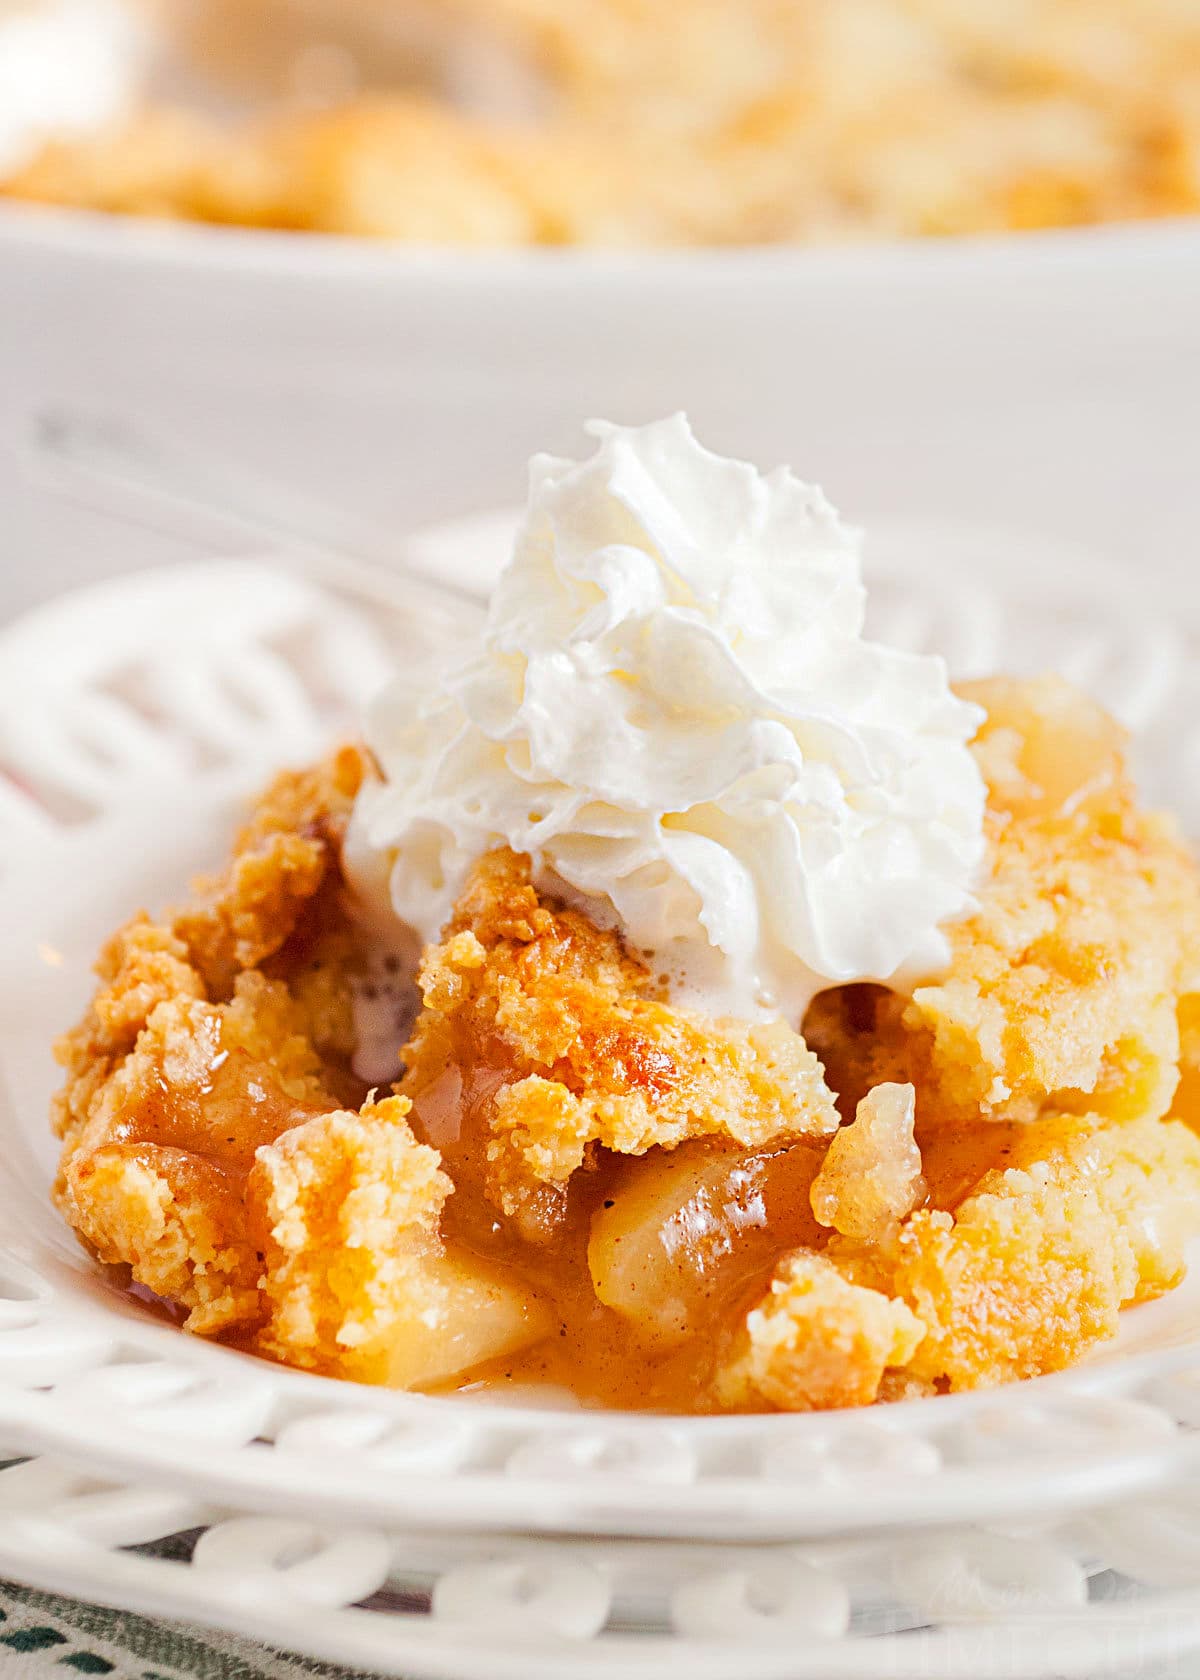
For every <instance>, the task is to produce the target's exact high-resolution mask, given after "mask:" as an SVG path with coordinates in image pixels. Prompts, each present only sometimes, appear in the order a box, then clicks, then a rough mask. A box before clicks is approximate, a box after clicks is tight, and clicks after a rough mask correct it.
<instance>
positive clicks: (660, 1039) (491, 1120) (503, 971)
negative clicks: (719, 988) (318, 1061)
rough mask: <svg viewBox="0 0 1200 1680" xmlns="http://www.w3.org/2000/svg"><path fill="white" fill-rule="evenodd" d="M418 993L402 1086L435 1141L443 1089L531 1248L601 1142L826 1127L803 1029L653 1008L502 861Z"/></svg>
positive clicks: (581, 929) (432, 954)
mask: <svg viewBox="0 0 1200 1680" xmlns="http://www.w3.org/2000/svg"><path fill="white" fill-rule="evenodd" d="M421 988H422V992H423V994H424V998H425V1010H424V1013H423V1014H422V1016H421V1017H420V1019H419V1021H418V1023H417V1029H416V1032H415V1034H414V1036H413V1040H412V1043H411V1044H410V1046H409V1048H408V1051H407V1052H406V1059H407V1063H408V1071H407V1074H406V1076H405V1079H404V1082H403V1090H404V1092H405V1093H406V1095H408V1096H410V1097H411V1098H412V1100H413V1104H414V1109H415V1113H416V1119H417V1122H418V1125H421V1124H422V1122H424V1124H425V1125H426V1126H427V1127H428V1128H429V1129H430V1130H431V1131H432V1132H433V1133H434V1134H435V1135H436V1132H437V1124H438V1123H437V1120H436V1119H434V1118H431V1109H432V1108H433V1107H435V1106H436V1103H437V1100H438V1093H440V1092H442V1091H444V1090H445V1088H446V1083H447V1079H448V1078H450V1079H451V1080H452V1082H453V1090H454V1093H455V1101H456V1102H457V1103H465V1104H466V1107H467V1111H468V1113H467V1117H466V1119H465V1120H464V1126H463V1130H464V1132H469V1134H470V1138H469V1141H470V1142H472V1143H473V1144H474V1147H475V1151H476V1163H475V1168H476V1171H478V1173H479V1174H480V1176H481V1178H482V1183H483V1187H484V1190H485V1193H486V1194H487V1196H488V1197H489V1198H490V1199H491V1201H492V1202H493V1203H494V1205H495V1207H496V1208H498V1209H499V1210H500V1211H501V1212H503V1213H504V1214H505V1215H506V1216H508V1217H509V1218H512V1219H514V1220H516V1221H517V1222H518V1224H519V1225H520V1227H521V1229H522V1232H523V1234H524V1235H525V1236H527V1237H531V1238H535V1239H536V1238H537V1237H538V1236H545V1235H547V1234H548V1233H549V1232H550V1231H552V1230H553V1228H554V1227H555V1225H556V1224H557V1223H558V1222H559V1221H560V1220H561V1219H562V1218H563V1217H564V1215H565V1211H566V1200H567V1186H568V1182H569V1180H570V1178H571V1176H572V1174H573V1173H575V1172H576V1171H577V1170H578V1169H579V1168H580V1167H581V1166H583V1165H584V1163H585V1162H586V1161H587V1160H588V1159H589V1157H590V1156H591V1155H592V1153H593V1152H594V1150H595V1149H596V1148H597V1147H599V1148H603V1149H606V1150H611V1151H613V1152H614V1153H617V1154H622V1155H642V1154H645V1152H646V1151H647V1150H649V1149H651V1148H654V1147H659V1148H666V1149H671V1148H675V1147H676V1146H677V1145H679V1144H681V1143H684V1142H686V1141H688V1140H690V1139H694V1138H725V1139H729V1140H732V1141H734V1142H737V1143H740V1144H742V1145H744V1146H745V1147H746V1148H761V1147H762V1146H763V1145H765V1144H769V1143H773V1142H777V1141H783V1140H786V1139H791V1138H800V1137H823V1136H827V1135H829V1134H830V1133H831V1132H832V1131H834V1130H835V1129H836V1126H837V1111H836V1109H835V1107H834V1103H833V1097H832V1093H831V1092H830V1091H829V1089H828V1087H827V1086H826V1084H825V1081H824V1079H823V1077H822V1073H821V1065H820V1063H819V1062H818V1061H817V1059H816V1057H815V1056H814V1055H813V1054H812V1052H811V1051H810V1050H809V1049H808V1047H807V1045H806V1044H805V1043H804V1040H803V1039H802V1038H801V1037H800V1036H799V1035H798V1034H797V1033H795V1032H793V1031H792V1030H791V1029H790V1028H789V1027H787V1026H786V1025H785V1024H784V1023H782V1022H775V1023H771V1024H769V1025H754V1024H749V1023H746V1022H741V1021H709V1020H704V1019H702V1018H701V1017H699V1016H697V1015H694V1014H691V1013H689V1012H687V1011H685V1010H681V1009H673V1008H671V1007H670V1006H669V1005H668V1004H666V1003H662V1002H659V1001H658V1000H657V999H656V998H655V997H653V996H652V995H650V994H651V993H652V990H653V986H652V980H651V976H650V975H649V973H648V972H647V971H646V970H645V969H644V968H643V967H642V965H641V964H640V963H638V962H637V961H636V960H635V959H634V958H633V957H632V956H630V955H629V953H628V952H626V951H625V950H624V948H623V946H622V944H621V941H620V939H619V938H618V937H617V935H616V934H614V933H608V932H604V931H602V930H601V929H599V928H597V927H596V926H595V924H594V923H593V922H591V921H590V920H589V919H588V918H587V917H586V916H584V915H583V914H581V913H580V912H578V911H575V910H569V909H564V908H561V907H559V906H556V905H554V904H553V903H551V902H548V901H545V900H543V899H542V898H541V897H540V896H539V894H538V893H537V891H536V890H535V888H534V886H533V884H532V881H531V878H530V867H529V863H528V860H526V859H522V858H518V857H516V856H515V855H514V854H513V853H512V852H508V851H498V852H493V853H491V854H490V855H489V856H488V857H486V858H484V859H483V860H482V861H481V863H480V864H479V865H478V867H477V868H476V870H475V872H474V875H473V877H472V880H471V882H470V884H469V885H468V887H467V889H466V891H465V893H464V895H463V898H462V899H461V901H460V903H459V905H458V908H457V909H456V912H455V914H454V917H453V918H452V920H451V922H450V925H449V927H448V928H447V930H446V937H445V938H444V940H443V942H442V943H441V944H440V945H438V946H435V947H433V948H432V949H431V950H430V951H428V952H427V953H426V956H425V960H424V962H423V964H422V970H421ZM472 1093H474V1096H472Z"/></svg>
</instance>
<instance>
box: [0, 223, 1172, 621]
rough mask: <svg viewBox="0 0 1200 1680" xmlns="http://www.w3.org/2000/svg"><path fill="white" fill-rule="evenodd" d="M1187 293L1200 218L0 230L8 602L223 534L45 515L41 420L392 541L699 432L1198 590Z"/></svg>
mask: <svg viewBox="0 0 1200 1680" xmlns="http://www.w3.org/2000/svg"><path fill="white" fill-rule="evenodd" d="M1197 296H1200V228H1197V227H1194V226H1193V225H1191V224H1180V225H1177V226H1158V227H1145V228H1136V229H1100V230H1087V231H1080V232H1073V233H1066V234H1046V235H1033V236H1029V237H1027V238H1024V239H1020V240H1011V239H1004V240H981V241H948V242H941V241H936V242H934V241H925V242H908V243H906V244H898V245H891V246H887V247H861V246H860V247H855V248H852V249H835V250H823V251H798V250H778V251H747V252H693V253H688V254H686V255H685V254H682V253H603V252H587V251H582V252H558V253H550V252H537V251H532V252H512V253H496V254H490V255H489V254H479V253H477V254H475V255H473V256H471V257H469V258H468V257H464V256H463V255H461V254H458V253H453V252H446V253H431V252H425V253H415V252H412V251H410V250H406V249H405V250H397V249H395V248H393V247H389V246H384V245H371V244H366V243H363V242H358V241H353V242H347V241H341V240H316V239H295V238H292V237H289V236H283V235H273V234H266V233H238V232H230V231H221V232H216V231H213V230H208V229H202V228H192V227H163V226H159V225H156V224H151V223H133V222H126V221H121V220H117V219H114V218H107V217H105V218H94V217H88V216H85V215H81V214H79V213H75V212H57V211H48V210H42V209H35V208H29V207H12V208H9V209H8V210H6V211H3V210H0V365H2V366H3V368H4V380H3V383H2V386H0V498H2V499H3V504H4V508H5V526H4V543H5V552H6V555H7V557H8V558H7V565H6V566H5V568H4V577H3V599H0V611H4V612H6V613H8V612H12V611H14V610H15V609H16V608H17V607H18V605H21V604H24V603H28V602H30V601H32V600H36V599H40V598H42V597H44V596H47V595H50V594H52V593H54V592H55V591H56V590H57V589H60V588H63V587H66V586H68V585H69V584H71V583H74V582H79V581H82V580H84V579H86V578H88V577H92V576H98V575H105V574H112V573H114V572H117V571H120V570H127V569H129V568H131V567H135V566H139V565H148V564H152V563H158V562H160V561H163V560H169V559H172V558H183V557H188V556H193V557H194V556H195V554H196V553H197V546H196V545H197V544H199V545H200V546H201V547H203V546H208V547H209V548H211V547H212V546H213V545H214V544H218V545H219V544H222V543H226V544H227V543H228V535H229V534H228V532H227V531H225V530H223V529H221V528H220V527H214V526H213V525H211V524H209V523H207V522H205V521H203V520H201V519H197V520H196V521H195V523H194V529H189V531H188V532H187V535H188V536H189V537H190V538H191V539H192V540H190V541H186V540H183V539H182V535H181V534H180V533H179V532H178V529H177V526H176V523H175V521H174V520H172V521H171V522H170V524H169V526H168V529H169V531H170V532H172V533H173V534H171V535H166V536H164V534H163V533H162V531H160V530H157V529H155V530H146V529H139V528H137V527H136V526H126V525H125V524H122V523H118V522H116V521H113V520H112V519H109V518H105V517H102V516H100V515H99V514H97V513H96V512H95V511H94V510H92V509H90V508H89V509H83V508H79V507H75V506H72V505H69V504H68V503H66V502H64V501H63V500H62V499H61V498H59V497H56V496H52V495H51V494H49V493H48V490H47V487H46V485H45V483H44V482H42V481H40V480H39V479H38V478H37V477H36V476H31V474H30V472H29V471H28V463H27V458H26V451H27V444H28V438H29V433H30V428H31V426H32V423H33V418H34V416H35V415H36V414H38V413H40V412H41V411H43V410H44V409H45V408H46V407H47V406H51V405H56V406H66V407H75V408H81V409H83V410H85V411H96V410H100V411H101V412H104V413H111V412H115V413H116V414H117V415H118V416H119V415H121V414H125V415H127V416H133V417H134V418H136V419H137V421H138V425H139V429H141V430H142V431H146V430H148V431H150V432H151V433H152V434H154V433H159V434H161V435H163V436H165V437H169V438H170V439H172V440H173V442H174V444H175V445H177V446H178V447H181V448H183V449H185V450H194V451H195V452H196V453H197V455H199V456H203V455H204V454H205V453H207V452H211V453H217V454H219V455H221V456H222V457H224V458H229V457H232V458H233V459H235V460H237V461H239V462H241V463H242V464H244V465H245V467H246V468H247V470H250V471H254V472H265V473H267V474H269V475H270V476H272V477H273V478H274V479H277V480H281V481H282V482H283V483H284V484H286V485H288V486H290V487H292V490H291V500H292V510H293V514H294V516H295V517H296V518H299V519H301V520H303V519H304V518H305V517H306V512H305V510H306V508H307V507H308V506H309V504H310V503H313V502H316V503H317V504H319V505H320V506H321V508H322V509H324V508H327V507H328V506H330V505H332V506H333V507H334V508H338V509H342V510H348V511H351V512H357V514H359V515H360V516H361V518H362V519H363V520H364V521H368V522H370V523H371V524H372V525H373V526H375V527H376V528H382V529H383V530H384V531H385V532H390V533H394V536H395V540H396V541H397V542H398V543H399V542H400V541H401V540H402V538H403V536H404V535H405V533H406V532H407V531H409V530H410V529H412V528H414V527H415V526H416V525H418V524H422V523H426V522H429V521H432V520H436V519H440V518H444V517H448V516H454V515H459V514H464V513H469V512H471V511H473V510H475V509H480V508H485V507H488V506H491V505H495V504H496V503H497V502H502V501H507V500H510V499H511V497H512V494H513V486H514V484H519V483H520V482H521V474H522V473H523V470H524V463H525V461H526V460H527V458H528V456H529V455H530V453H532V452H533V451H534V450H536V449H539V448H549V449H552V450H556V451H558V452H560V453H569V452H571V451H572V450H574V449H575V448H576V447H577V445H578V442H579V426H580V423H581V421H582V420H583V419H585V418H587V417H588V416H590V415H601V416H604V417H607V418H611V419H614V420H617V421H620V422H622V423H634V422H637V421H642V420H645V419H647V418H649V417H652V416H653V415H655V414H661V413H665V412H669V411H671V410H672V409H674V408H686V409H687V410H688V412H689V413H690V414H691V415H692V417H693V419H694V422H695V424H696V425H697V426H698V427H702V428H703V429H704V431H705V433H706V435H708V436H709V437H711V438H712V440H713V442H714V444H715V445H716V447H718V448H720V449H722V450H725V451H727V452H729V453H731V454H736V455H740V456H743V457H749V458H753V459H757V460H761V461H763V462H766V463H769V462H772V461H781V460H785V459H790V460H795V461H799V462H802V463H803V466H804V471H805V473H806V474H807V475H808V476H809V477H811V478H812V479H814V480H816V481H818V482H821V483H822V484H824V486H825V487H826V489H827V490H828V492H829V494H830V495H831V496H832V497H835V498H836V499H837V500H838V501H839V502H840V503H841V504H842V505H843V506H844V507H845V509H846V511H847V513H848V514H849V515H850V517H852V518H853V519H855V520H858V521H861V522H864V523H865V522H868V521H870V522H873V523H874V522H881V521H883V520H884V519H887V520H889V521H891V520H894V519H895V518H896V517H902V518H904V519H906V520H909V521H918V522H920V521H925V520H929V519H932V518H936V519H937V521H938V522H939V524H940V525H941V526H942V527H943V528H944V526H945V523H946V522H947V521H957V522H960V523H962V524H965V525H968V526H972V527H980V526H982V527H985V528H986V529H987V530H988V531H989V532H991V533H995V532H996V531H997V530H998V531H1000V532H1002V533H1003V532H1011V533H1012V547H1013V552H1014V554H1015V553H1017V552H1018V551H1019V550H1020V548H1021V546H1022V537H1023V536H1024V537H1028V536H1029V535H1031V534H1034V535H1037V536H1038V537H1042V538H1050V539H1055V540H1057V541H1059V542H1060V543H1062V542H1065V543H1068V544H1074V545H1076V546H1079V547H1082V548H1084V549H1085V550H1090V551H1094V552H1096V553H1098V554H1101V555H1103V556H1105V557H1107V558H1110V559H1113V560H1117V561H1122V562H1127V563H1129V564H1132V565H1136V566H1137V567H1138V568H1139V571H1140V573H1141V575H1142V576H1143V578H1144V579H1145V585H1146V587H1147V588H1151V587H1152V586H1153V583H1154V581H1155V579H1156V578H1157V579H1159V580H1160V581H1161V582H1162V584H1163V585H1164V586H1165V587H1169V586H1174V587H1175V588H1189V589H1190V588H1192V587H1194V585H1193V583H1192V578H1193V575H1194V556H1195V553H1196V551H1197V547H1198V545H1200V506H1198V505H1197V501H1196V497H1195V493H1194V489H1195V464H1196V441H1197V438H1200V314H1198V312H1197V310H1196V307H1195V300H1196V298H1197ZM144 515H145V510H144V509H143V510H141V511H140V512H139V517H144ZM321 517H322V518H323V515H322V516H321ZM967 563H968V562H967V561H966V560H965V559H964V564H967ZM869 564H870V557H869V551H868V565H869Z"/></svg>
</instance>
